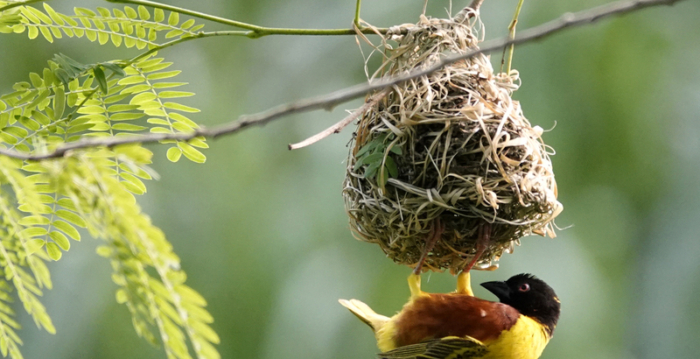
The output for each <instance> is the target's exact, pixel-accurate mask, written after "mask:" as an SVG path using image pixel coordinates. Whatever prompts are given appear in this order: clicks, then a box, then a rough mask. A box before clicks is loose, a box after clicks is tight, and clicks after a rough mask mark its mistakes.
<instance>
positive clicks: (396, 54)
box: [343, 9, 563, 271]
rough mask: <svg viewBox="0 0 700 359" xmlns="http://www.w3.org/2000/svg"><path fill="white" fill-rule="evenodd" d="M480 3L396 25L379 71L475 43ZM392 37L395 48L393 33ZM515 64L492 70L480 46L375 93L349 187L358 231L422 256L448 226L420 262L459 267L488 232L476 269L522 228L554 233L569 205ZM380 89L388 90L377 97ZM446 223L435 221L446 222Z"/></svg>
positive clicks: (421, 63)
mask: <svg viewBox="0 0 700 359" xmlns="http://www.w3.org/2000/svg"><path fill="white" fill-rule="evenodd" d="M480 34H483V25H482V23H481V22H480V20H479V18H478V13H477V12H474V11H473V10H471V9H465V10H463V11H462V12H460V13H459V14H458V15H457V16H455V17H454V18H451V19H432V18H426V17H424V16H422V17H421V21H420V22H419V23H418V24H416V25H409V26H406V25H403V26H401V27H399V28H396V29H392V30H391V31H390V33H389V34H387V35H386V37H384V39H383V43H382V45H381V46H380V47H377V48H376V49H377V50H380V51H381V52H382V54H383V55H384V59H385V60H384V62H383V64H382V66H381V67H380V69H379V70H378V71H377V72H376V73H375V74H374V76H372V77H373V78H376V77H381V76H396V75H401V74H406V73H408V72H411V71H415V70H418V69H423V68H427V67H430V66H431V65H434V64H436V63H437V62H439V61H440V60H441V59H443V58H445V57H446V56H453V55H456V54H463V53H466V52H468V51H470V50H473V49H477V44H478V42H480V41H481V37H480ZM391 40H393V41H395V42H396V43H398V45H396V46H391V45H390V44H389V43H388V41H391ZM518 86H519V78H518V73H517V71H511V72H510V74H503V73H500V74H494V72H493V68H492V66H491V63H490V61H489V58H488V57H487V56H485V55H478V56H474V57H472V58H469V59H467V60H464V61H460V62H457V63H455V64H453V65H450V66H447V67H445V68H443V69H442V70H440V71H438V72H435V73H433V74H431V75H429V76H423V77H420V78H417V79H414V80H411V81H407V82H405V83H403V84H401V85H397V86H393V87H391V88H390V89H388V90H386V92H383V93H377V94H374V95H373V96H369V97H368V100H367V101H368V102H367V109H366V111H364V113H363V114H362V115H361V117H360V120H359V125H358V128H357V131H356V137H355V138H354V145H352V146H351V151H350V155H349V158H348V167H347V176H346V179H345V183H344V189H343V195H344V197H345V207H346V210H347V213H348V215H349V217H350V227H351V229H352V230H353V232H354V233H355V234H356V236H357V237H358V239H360V240H362V241H366V242H370V243H377V244H379V246H380V247H381V248H382V250H383V251H384V253H386V255H387V256H388V257H389V258H391V259H392V260H394V261H395V262H397V263H401V264H406V265H409V266H413V265H415V264H416V263H417V262H418V260H419V258H420V256H421V254H422V252H423V250H424V249H425V246H426V239H427V238H428V236H429V235H430V233H431V229H433V227H434V226H435V225H436V224H437V223H441V226H444V228H445V230H444V232H442V236H441V237H440V238H439V240H438V241H437V243H436V245H435V247H434V248H433V250H432V251H431V252H430V254H429V255H428V257H427V260H426V262H425V265H424V268H425V267H427V268H430V269H432V270H436V271H437V270H443V269H448V268H449V269H451V270H452V271H456V270H459V269H461V268H463V267H464V266H465V264H466V263H468V262H469V261H470V260H471V259H472V257H473V256H474V255H475V253H476V240H477V235H478V232H479V228H480V227H481V226H482V225H484V224H490V230H491V240H490V241H489V243H488V246H487V248H486V250H485V251H484V252H483V254H482V255H481V257H480V258H479V259H478V261H477V268H482V269H484V268H488V267H491V268H495V267H496V266H495V265H493V262H494V261H497V260H498V259H499V258H500V256H501V255H502V254H503V252H509V253H510V252H511V251H512V250H513V246H514V245H519V244H520V238H521V237H523V236H525V235H530V234H533V233H534V234H539V235H542V236H550V237H554V236H555V234H554V228H553V224H552V220H553V219H554V218H555V217H556V216H557V215H558V214H559V213H560V212H561V210H562V208H563V207H562V205H561V204H560V203H559V202H558V201H557V186H556V182H555V180H554V173H553V171H552V163H551V162H550V159H549V155H550V154H551V153H549V152H548V150H549V147H548V146H546V145H545V144H544V143H543V142H542V139H541V135H542V129H541V128H540V127H538V126H535V127H532V126H531V125H530V123H529V122H528V121H527V119H525V117H524V115H523V113H522V109H521V108H520V103H519V102H518V101H514V100H513V99H512V98H511V95H512V93H513V91H514V90H516V89H517V88H518ZM377 98H381V99H380V100H377ZM438 221H439V222H438Z"/></svg>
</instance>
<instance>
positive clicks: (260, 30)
mask: <svg viewBox="0 0 700 359" xmlns="http://www.w3.org/2000/svg"><path fill="white" fill-rule="evenodd" d="M106 1H108V2H112V3H122V4H133V5H142V6H149V7H152V8H156V9H162V10H168V11H174V12H177V13H180V14H184V15H189V16H193V17H196V18H200V19H204V20H209V21H213V22H218V23H220V24H224V25H229V26H234V27H237V28H241V29H246V30H250V31H249V32H248V33H247V34H246V35H245V36H247V37H248V38H251V39H256V38H259V37H263V36H268V35H323V36H333V35H356V34H357V33H356V32H355V30H354V29H292V28H279V27H264V26H258V25H253V24H249V23H245V22H241V21H236V20H231V19H226V18H223V17H219V16H215V15H209V14H205V13H203V12H199V11H194V10H189V9H184V8H181V7H177V6H173V5H167V4H161V3H158V2H154V1H149V0H106ZM360 2H361V0H358V5H357V6H358V9H359V5H360ZM357 11H358V12H356V14H355V16H356V18H358V16H359V10H357ZM376 30H378V31H379V32H380V33H382V34H383V33H386V32H387V31H388V30H389V29H386V28H379V29H376ZM361 31H362V32H363V33H365V34H376V32H375V31H374V30H372V29H361Z"/></svg>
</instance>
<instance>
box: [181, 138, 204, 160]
mask: <svg viewBox="0 0 700 359" xmlns="http://www.w3.org/2000/svg"><path fill="white" fill-rule="evenodd" d="M177 146H178V147H180V149H181V150H182V153H183V154H184V155H185V157H187V158H188V159H189V160H190V161H192V162H196V163H204V162H206V161H207V157H206V156H205V155H204V154H202V152H199V150H196V149H195V148H194V147H192V146H190V145H188V144H186V143H184V142H178V143H177Z"/></svg>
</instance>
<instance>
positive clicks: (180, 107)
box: [163, 102, 199, 112]
mask: <svg viewBox="0 0 700 359" xmlns="http://www.w3.org/2000/svg"><path fill="white" fill-rule="evenodd" d="M163 107H165V108H169V109H171V110H176V111H182V112H199V109H196V108H194V107H189V106H185V105H182V104H179V103H175V102H166V103H164V104H163Z"/></svg>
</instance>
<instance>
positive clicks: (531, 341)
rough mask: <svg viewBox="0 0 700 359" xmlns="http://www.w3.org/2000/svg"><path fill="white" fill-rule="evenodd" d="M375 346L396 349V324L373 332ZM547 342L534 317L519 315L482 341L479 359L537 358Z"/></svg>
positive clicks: (387, 324) (546, 335)
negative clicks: (495, 335) (483, 349)
mask: <svg viewBox="0 0 700 359" xmlns="http://www.w3.org/2000/svg"><path fill="white" fill-rule="evenodd" d="M375 335H376V338H377V346H378V347H379V350H380V351H382V352H386V351H389V350H392V349H396V343H395V342H394V340H393V338H394V336H395V335H396V325H395V322H394V321H393V320H391V321H389V322H387V323H386V324H385V325H384V326H382V327H381V328H378V330H377V331H376V333H375ZM548 342H549V335H548V334H547V332H546V331H545V330H544V328H543V327H542V325H540V324H539V323H537V322H536V321H535V320H534V319H531V318H529V317H526V316H521V317H520V318H519V319H518V321H517V322H516V323H515V325H513V327H512V328H510V330H507V331H504V332H502V333H501V335H500V336H499V337H498V338H497V339H494V340H491V341H487V342H484V345H485V346H486V347H487V348H488V352H487V353H486V355H484V356H482V357H480V358H479V359H537V358H539V357H540V355H542V351H543V350H544V347H545V346H547V343H548Z"/></svg>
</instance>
